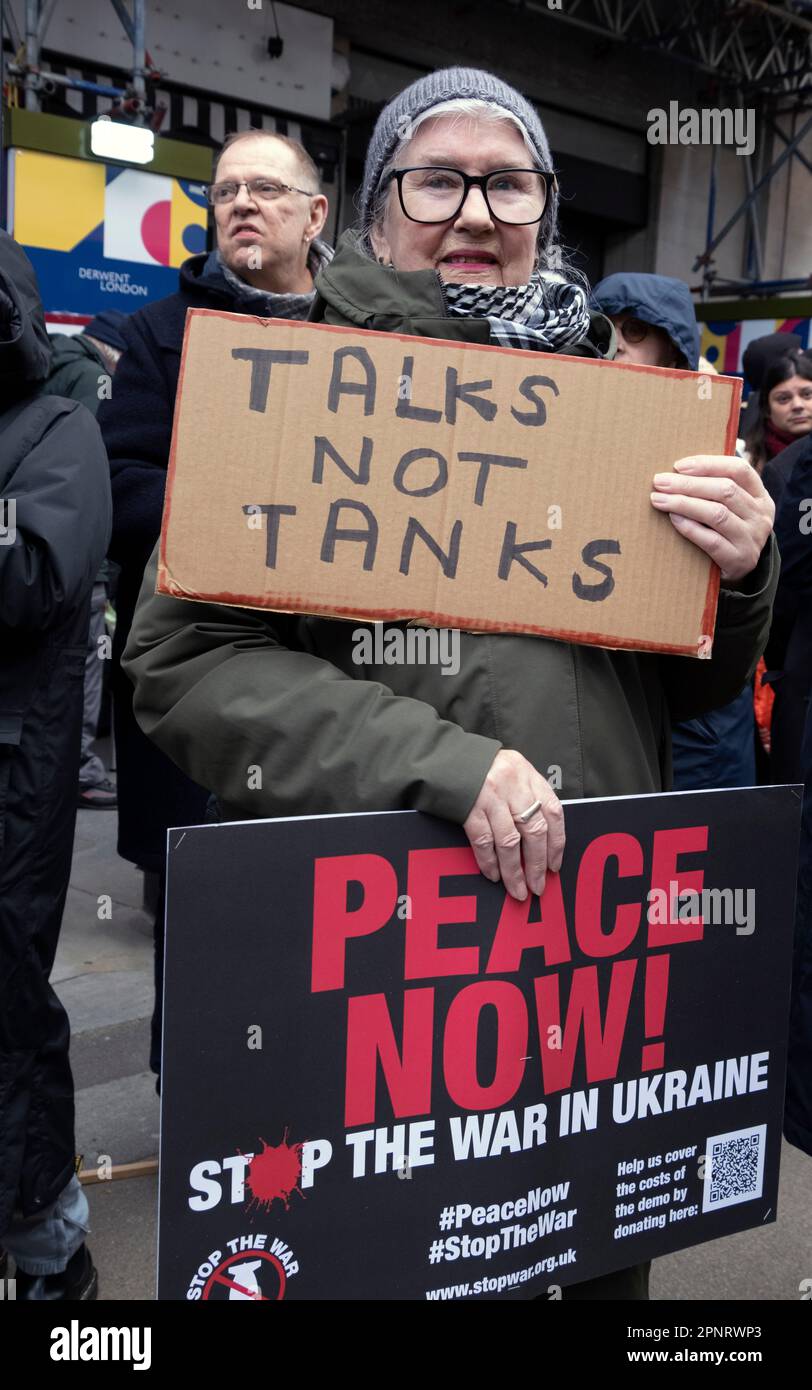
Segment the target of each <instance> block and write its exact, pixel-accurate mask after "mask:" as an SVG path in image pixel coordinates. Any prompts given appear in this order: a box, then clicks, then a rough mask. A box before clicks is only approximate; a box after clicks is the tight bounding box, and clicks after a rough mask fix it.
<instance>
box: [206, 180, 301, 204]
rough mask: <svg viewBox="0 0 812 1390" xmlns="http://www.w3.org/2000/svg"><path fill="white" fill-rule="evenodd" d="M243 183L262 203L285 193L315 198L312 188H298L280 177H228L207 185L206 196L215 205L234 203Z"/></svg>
mask: <svg viewBox="0 0 812 1390" xmlns="http://www.w3.org/2000/svg"><path fill="white" fill-rule="evenodd" d="M243 184H245V186H246V188H247V189H248V192H249V193H250V195H251V196H252V197H253V198H256V199H257V200H258V201H259V202H260V203H272V202H274V201H275V200H276V199H277V198H281V197H283V195H284V194H285V193H304V195H305V197H306V198H315V196H316V195H315V193H314V192H313V191H312V189H310V188H296V187H295V186H294V185H293V184H290V183H282V181H281V180H280V179H261V178H260V179H240V180H239V181H238V180H237V179H226V180H224V182H223V183H210V184H207V185H206V197H207V199H208V201H209V202H210V203H211V204H212V206H213V207H219V206H221V205H222V204H223V203H233V202H234V199H235V198H236V196H237V194H238V193H239V191H240V189H241V188H242V186H243Z"/></svg>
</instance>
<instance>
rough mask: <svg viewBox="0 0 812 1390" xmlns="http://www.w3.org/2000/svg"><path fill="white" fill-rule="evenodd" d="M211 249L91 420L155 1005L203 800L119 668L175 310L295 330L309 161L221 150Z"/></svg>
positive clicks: (176, 338)
mask: <svg viewBox="0 0 812 1390" xmlns="http://www.w3.org/2000/svg"><path fill="white" fill-rule="evenodd" d="M206 195H207V198H208V201H209V204H210V205H211V208H212V213H213V217H214V227H215V236H216V245H215V248H214V249H213V250H212V251H211V252H210V253H205V252H204V253H202V254H201V255H196V256H191V257H190V258H189V260H187V261H185V262H184V264H183V265H182V266H181V268H180V275H179V284H178V289H177V292H176V293H175V294H172V295H169V296H168V297H167V298H166V299H161V300H158V301H157V302H156V303H154V304H149V305H147V306H145V308H143V309H140V310H139V311H138V312H137V313H135V314H133V315H131V316H130V317H129V318H128V319H127V321H126V322H125V324H124V326H123V329H122V332H123V336H124V338H125V341H126V350H125V352H124V353H123V356H122V358H121V362H120V364H119V367H118V371H117V373H116V379H115V387H114V390H113V394H112V399H111V400H109V401H106V402H105V403H104V404H103V405H102V408H101V410H100V412H99V416H98V419H99V425H100V426H101V430H102V434H103V436H104V442H105V445H106V447H107V453H108V455H109V458H110V471H111V482H112V491H113V538H112V542H111V545H110V555H111V558H112V559H114V560H115V561H117V562H118V564H119V565H120V566H121V576H120V579H119V583H118V592H117V596H116V619H117V621H116V634H115V642H114V647H113V677H112V680H113V693H114V733H115V743H116V766H117V773H118V807H119V823H118V852H119V854H120V855H122V857H123V858H125V859H129V860H130V861H131V862H132V863H134V864H136V865H138V866H139V867H140V868H142V869H144V870H146V871H147V872H148V873H150V874H154V875H156V876H158V879H157V882H158V884H159V895H158V901H157V905H156V915H155V945H156V957H155V979H156V1000H157V1001H160V997H161V966H162V954H163V891H162V884H163V860H164V845H165V836H166V828H167V826H169V825H189V824H194V823H196V822H200V821H202V820H203V819H204V818H205V813H206V802H207V799H208V793H207V792H206V791H205V790H203V789H202V788H201V787H199V786H197V785H196V784H195V783H194V782H192V781H190V779H189V778H188V777H185V776H184V775H183V774H182V773H181V772H180V771H179V770H178V768H177V767H176V766H175V765H174V763H172V762H170V761H169V759H168V758H166V757H165V756H164V754H163V753H161V752H160V751H159V750H158V748H157V747H156V746H155V745H154V744H153V743H151V742H150V741H149V740H148V739H147V738H146V737H145V736H144V734H142V732H141V730H140V729H139V728H138V725H137V724H136V722H135V720H134V718H133V713H132V693H133V690H132V685H131V684H130V682H129V680H127V679H126V677H124V676H122V673H121V667H120V659H121V653H122V652H123V650H124V645H125V643H126V640H127V637H128V635H129V631H130V625H131V623H132V616H133V612H134V609H135V603H136V599H137V597H138V591H139V588H140V586H141V579H142V577H143V573H144V567H145V565H146V562H147V560H148V559H149V555H150V551H151V550H152V547H153V546H154V544H155V542H156V540H157V538H158V536H159V534H160V529H161V515H162V511H163V499H164V485H165V481H166V468H167V463H168V460H169V448H170V442H171V436H172V417H173V413H174V409H175V395H176V391H177V382H178V372H179V369H180V355H181V348H182V345H183V333H184V326H185V321H186V311H187V309H191V308H202V309H221V310H227V311H229V312H231V313H244V314H257V315H260V316H261V317H263V318H291V319H304V318H307V315H308V313H309V310H310V306H311V303H312V301H313V297H314V290H313V280H314V277H315V276H316V274H317V273H318V271H319V270H320V269H321V267H322V266H325V265H327V264H328V262H329V261H330V258H331V256H332V250H331V249H330V247H329V246H327V245H326V244H325V243H324V242H323V241H321V239H320V233H321V231H322V229H323V227H324V223H325V218H326V216H327V199H326V198H325V197H324V195H323V194H322V193H321V191H320V188H319V176H318V171H317V169H316V166H315V165H314V163H313V161H312V159H311V158H310V156H309V155H308V153H307V151H306V150H305V149H304V148H303V147H302V146H301V145H300V144H298V143H297V142H296V141H295V140H290V139H288V138H287V137H286V136H281V135H272V134H265V133H264V132H262V131H244V132H242V133H240V134H237V135H231V136H229V138H228V139H227V140H226V142H225V144H224V145H223V147H222V149H221V150H220V152H219V153H218V155H217V156H216V158H215V161H214V169H213V175H212V183H211V184H210V185H209V186H208V188H207V190H206ZM160 1033H161V1030H160V1003H159V1002H156V1009H155V1013H154V1015H153V1027H152V1045H151V1050H150V1066H151V1067H152V1070H153V1071H154V1072H156V1073H157V1074H160Z"/></svg>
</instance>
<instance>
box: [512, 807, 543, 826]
mask: <svg viewBox="0 0 812 1390" xmlns="http://www.w3.org/2000/svg"><path fill="white" fill-rule="evenodd" d="M540 810H541V802H540V801H534V802H533V805H532V806H528V808H527V810H526V811H522V812H521V814H520V815H518V816H514V817H513V819H514V820H515V822H516V824H517V825H526V824H527V822H528V821H529V820H532V818H533V816H534V815H535V814H536V812H537V811H540Z"/></svg>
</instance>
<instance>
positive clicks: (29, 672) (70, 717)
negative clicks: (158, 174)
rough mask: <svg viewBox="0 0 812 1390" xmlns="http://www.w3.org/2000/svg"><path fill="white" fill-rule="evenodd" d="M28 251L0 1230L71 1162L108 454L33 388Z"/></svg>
mask: <svg viewBox="0 0 812 1390" xmlns="http://www.w3.org/2000/svg"><path fill="white" fill-rule="evenodd" d="M49 365H50V347H49V344H48V335H47V332H46V329H45V318H44V315H43V312H42V304H41V302H40V297H39V291H38V288H37V283H36V278H35V276H34V271H33V268H32V266H31V263H30V261H29V260H28V257H27V256H26V255H25V254H24V252H23V251H22V250H21V249H20V247H19V246H17V244H16V243H15V242H14V241H13V240H12V238H11V237H9V236H8V235H7V234H6V233H5V232H0V498H2V499H3V501H4V502H5V504H6V505H5V507H4V508H0V522H5V525H4V526H3V529H2V531H0V1238H2V1233H3V1231H4V1230H5V1229H6V1226H7V1225H8V1221H9V1218H10V1215H11V1212H12V1209H13V1207H14V1206H15V1204H17V1203H19V1205H20V1206H21V1207H22V1210H23V1213H24V1215H30V1214H31V1213H33V1212H36V1211H39V1210H42V1209H43V1208H44V1207H46V1206H47V1205H48V1204H49V1203H50V1202H53V1201H54V1200H55V1199H56V1197H57V1196H58V1195H59V1193H60V1191H61V1190H62V1188H63V1187H64V1186H65V1184H66V1182H67V1181H68V1179H69V1178H70V1175H71V1172H72V1170H73V1151H74V1143H73V1081H72V1077H71V1071H70V1065H69V1062H68V1042H69V1035H70V1027H69V1024H68V1018H67V1015H66V1013H65V1010H64V1009H63V1008H62V1005H61V1004H60V1003H59V1000H58V999H57V997H56V995H55V993H54V991H53V989H52V988H51V986H50V985H49V983H48V976H49V974H50V970H51V966H52V965H53V960H54V955H55V953H56V946H57V940H58V937H59V927H60V923H61V919H62V910H63V907H64V904H65V894H66V892H67V886H68V878H69V875H70V864H71V850H72V847H73V828H74V822H75V818H76V789H77V786H78V777H79V751H80V739H81V721H82V696H83V681H84V670H85V655H86V652H87V633H88V624H89V615H90V595H91V590H92V588H93V580H94V578H95V575H96V571H97V570H98V568H99V564H100V563H101V561H102V559H103V557H104V554H105V551H106V549H107V542H108V539H109V535H110V524H111V503H110V483H109V474H108V467H107V458H106V455H105V452H104V446H103V444H102V440H101V435H100V433H99V428H98V426H97V424H96V421H95V420H94V419H93V416H92V415H91V414H90V412H89V411H87V410H86V409H85V407H84V406H82V405H77V404H75V403H73V402H71V401H66V400H63V399H62V398H61V397H59V396H45V395H42V394H41V385H42V383H43V382H44V380H45V379H46V377H47V375H48V369H49Z"/></svg>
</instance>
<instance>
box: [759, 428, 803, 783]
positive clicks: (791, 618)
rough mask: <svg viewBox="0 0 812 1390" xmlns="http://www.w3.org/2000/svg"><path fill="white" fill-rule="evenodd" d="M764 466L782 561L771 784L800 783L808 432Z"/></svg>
mask: <svg viewBox="0 0 812 1390" xmlns="http://www.w3.org/2000/svg"><path fill="white" fill-rule="evenodd" d="M785 455H787V456H788V458H787V459H786V460H785ZM782 460H784V463H783V464H782V462H781V461H782ZM788 464H789V467H787V465H788ZM769 466H770V467H771V468H773V470H774V473H773V476H774V479H778V480H779V481H778V485H777V491H778V489H780V491H778V502H777V503H776V515H775V535H776V539H777V541H778V547H779V550H780V551H781V564H782V567H781V577H780V580H779V584H778V591H777V593H776V596H775V610H774V612H773V621H772V627H771V628H770V637H769V641H768V643H767V651H766V653H765V657H766V662H767V672H768V679H769V682H770V684H771V685H772V687H773V689H774V690H775V703H774V705H773V713H772V721H771V730H770V732H771V741H770V778H771V780H772V781H773V782H801V781H803V779H804V768H803V765H802V761H801V743H802V740H803V737H804V725H805V723H806V717H807V710H808V707H809V697H810V693H811V692H812V603H810V601H809V591H808V588H807V589H804V588H803V587H802V583H801V581H802V578H803V575H804V573H805V565H806V564H807V563H808V556H809V549H810V546H812V536H810V534H809V531H808V527H809V526H810V524H812V512H810V511H809V509H808V508H807V509H805V510H803V511H801V510H799V504H800V503H801V502H804V501H806V500H807V499H809V498H812V435H806V436H805V438H804V439H802V440H798V441H797V442H796V443H795V444H790V446H789V448H788V449H784V450H783V452H782V453H780V454H777V455H776V457H775V458H774V459H773V460H772V463H771V464H770V465H769ZM765 486H766V481H765ZM802 525H803V526H804V528H805V529H804V530H801V526H802Z"/></svg>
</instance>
